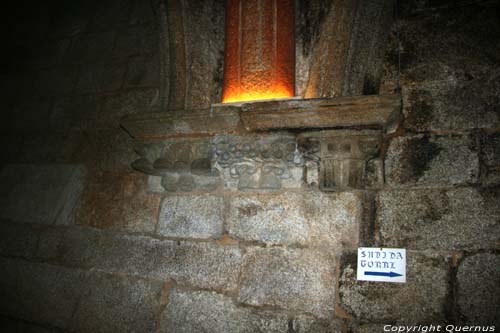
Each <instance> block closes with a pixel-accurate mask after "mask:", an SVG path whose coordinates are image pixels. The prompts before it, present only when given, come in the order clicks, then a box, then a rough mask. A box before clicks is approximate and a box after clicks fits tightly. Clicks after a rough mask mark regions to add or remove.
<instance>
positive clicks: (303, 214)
mask: <svg viewBox="0 0 500 333" xmlns="http://www.w3.org/2000/svg"><path fill="white" fill-rule="evenodd" d="M361 220H362V203H361V199H360V198H359V196H358V195H357V194H355V193H352V192H338V193H332V194H325V193H323V192H316V191H310V192H301V193H294V192H288V193H283V194H247V195H239V196H235V197H232V198H231V199H230V203H229V213H228V221H227V230H228V232H229V234H230V235H232V236H234V237H237V238H241V239H244V240H248V241H258V242H262V243H267V244H288V245H291V244H300V245H310V246H318V247H323V246H327V247H338V246H346V247H355V246H356V244H357V240H358V234H359V224H360V223H361Z"/></svg>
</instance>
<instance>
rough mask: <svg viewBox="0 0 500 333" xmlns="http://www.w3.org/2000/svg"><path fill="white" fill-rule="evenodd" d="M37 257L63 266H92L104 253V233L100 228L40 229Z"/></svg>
mask: <svg viewBox="0 0 500 333" xmlns="http://www.w3.org/2000/svg"><path fill="white" fill-rule="evenodd" d="M38 234H39V241H38V247H37V252H36V258H37V259H39V260H43V261H48V262H52V263H57V264H60V265H63V266H69V267H79V268H92V267H93V266H94V265H96V263H97V262H98V259H99V258H100V256H101V254H102V246H101V244H102V240H103V238H104V233H103V232H102V231H100V230H98V229H90V228H80V227H74V226H72V227H69V228H68V227H53V228H45V229H43V230H40V231H39V233H38Z"/></svg>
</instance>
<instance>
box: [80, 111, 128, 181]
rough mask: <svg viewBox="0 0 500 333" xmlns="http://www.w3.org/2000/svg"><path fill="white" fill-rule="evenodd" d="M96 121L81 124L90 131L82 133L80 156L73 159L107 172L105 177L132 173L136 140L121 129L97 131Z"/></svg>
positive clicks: (90, 167) (91, 167)
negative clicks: (120, 173)
mask: <svg viewBox="0 0 500 333" xmlns="http://www.w3.org/2000/svg"><path fill="white" fill-rule="evenodd" d="M96 110H98V109H96ZM95 119H96V118H94V119H93V120H89V121H88V122H86V123H85V122H84V121H82V122H80V124H83V126H86V127H87V128H88V129H90V130H89V131H85V132H82V135H81V137H80V138H79V140H78V154H75V155H74V157H73V158H74V159H76V160H77V161H78V162H79V163H85V165H86V166H87V167H88V168H89V169H93V170H97V171H99V172H103V171H105V173H104V175H105V176H104V177H106V175H108V176H109V173H112V174H114V173H118V172H130V171H131V170H132V168H131V167H130V161H132V160H133V159H134V158H135V152H134V144H135V141H134V139H132V138H131V137H130V135H128V134H127V133H126V132H125V131H123V130H122V129H120V128H113V129H111V130H98V131H95V128H93V126H96V120H95ZM97 122H100V120H97ZM73 136H74V134H73ZM98 174H99V173H98Z"/></svg>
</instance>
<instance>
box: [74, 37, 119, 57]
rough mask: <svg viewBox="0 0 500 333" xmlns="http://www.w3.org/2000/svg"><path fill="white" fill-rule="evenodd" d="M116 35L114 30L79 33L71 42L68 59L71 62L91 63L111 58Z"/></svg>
mask: <svg viewBox="0 0 500 333" xmlns="http://www.w3.org/2000/svg"><path fill="white" fill-rule="evenodd" d="M115 37H116V33H115V32H114V31H107V32H98V33H90V34H81V35H78V36H76V37H75V38H74V39H73V41H72V43H71V48H70V50H69V52H68V55H67V59H68V60H69V61H70V62H71V63H90V62H96V61H101V60H107V59H110V58H111V54H112V53H111V52H112V50H113V45H114V42H115Z"/></svg>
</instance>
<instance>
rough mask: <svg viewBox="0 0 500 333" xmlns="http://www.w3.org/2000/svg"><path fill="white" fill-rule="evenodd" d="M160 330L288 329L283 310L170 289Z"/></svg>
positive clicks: (250, 332)
mask: <svg viewBox="0 0 500 333" xmlns="http://www.w3.org/2000/svg"><path fill="white" fill-rule="evenodd" d="M168 301H169V302H168V305H167V307H166V308H165V310H164V311H163V313H162V317H161V324H160V327H161V330H160V331H161V332H177V333H191V332H241V333H243V332H248V333H253V332H282V333H286V332H288V318H287V316H286V315H285V314H279V313H278V314H276V313H271V312H266V311H259V312H257V311H254V310H252V309H250V308H247V307H237V306H236V305H235V304H234V303H233V300H232V299H231V298H229V297H226V296H223V295H220V294H217V293H214V292H206V291H182V290H179V289H174V290H172V291H171V292H170V293H169V295H168Z"/></svg>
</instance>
